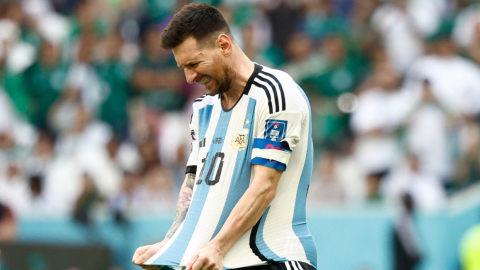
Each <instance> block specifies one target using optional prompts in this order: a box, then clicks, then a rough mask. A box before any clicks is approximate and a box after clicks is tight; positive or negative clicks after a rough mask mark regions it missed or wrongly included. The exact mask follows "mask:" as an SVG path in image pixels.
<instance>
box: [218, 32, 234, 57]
mask: <svg viewBox="0 0 480 270" xmlns="http://www.w3.org/2000/svg"><path fill="white" fill-rule="evenodd" d="M215 45H216V47H217V48H218V49H219V50H220V52H221V53H222V54H223V55H225V56H228V55H230V53H231V52H232V48H233V47H232V46H233V44H232V40H231V39H230V37H229V36H227V35H225V34H221V35H219V36H218V37H217V41H216V44H215Z"/></svg>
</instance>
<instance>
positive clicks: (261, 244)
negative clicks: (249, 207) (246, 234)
mask: <svg viewBox="0 0 480 270" xmlns="http://www.w3.org/2000/svg"><path fill="white" fill-rule="evenodd" d="M269 210H270V206H269V207H268V208H267V210H265V213H264V214H263V216H262V219H261V220H260V225H259V226H258V231H257V238H256V240H255V243H256V244H257V247H258V250H259V251H260V253H261V254H262V255H263V256H265V257H266V258H267V260H269V261H270V260H272V261H275V262H286V261H287V259H286V258H283V257H280V256H278V255H277V254H276V253H275V252H273V251H272V250H271V249H270V248H269V247H268V246H267V243H265V239H263V227H264V226H265V220H266V219H267V216H268V211H269Z"/></svg>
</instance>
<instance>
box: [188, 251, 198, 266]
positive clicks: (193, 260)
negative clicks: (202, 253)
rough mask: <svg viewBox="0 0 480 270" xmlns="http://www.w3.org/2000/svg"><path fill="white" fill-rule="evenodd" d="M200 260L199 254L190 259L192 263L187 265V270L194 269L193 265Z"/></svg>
mask: <svg viewBox="0 0 480 270" xmlns="http://www.w3.org/2000/svg"><path fill="white" fill-rule="evenodd" d="M197 259H198V253H196V254H195V255H193V257H192V258H191V259H190V261H189V262H188V263H187V268H185V270H191V269H192V267H193V264H194V263H195V262H196V261H197Z"/></svg>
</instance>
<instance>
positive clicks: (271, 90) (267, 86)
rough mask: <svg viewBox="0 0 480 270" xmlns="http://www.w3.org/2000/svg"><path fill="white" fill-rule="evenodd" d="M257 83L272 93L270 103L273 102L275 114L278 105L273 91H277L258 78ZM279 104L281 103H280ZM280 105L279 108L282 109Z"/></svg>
mask: <svg viewBox="0 0 480 270" xmlns="http://www.w3.org/2000/svg"><path fill="white" fill-rule="evenodd" d="M255 82H256V83H259V84H260V85H263V86H265V87H266V88H267V90H268V92H269V93H270V101H271V102H272V112H273V113H275V112H276V111H277V105H276V103H275V95H274V94H273V91H275V89H272V88H271V87H270V85H269V84H268V83H266V82H264V81H262V80H260V79H258V78H255ZM262 91H263V89H262ZM277 99H278V93H277ZM279 103H280V101H279ZM278 105H279V107H278V108H279V109H281V108H282V107H280V104H278Z"/></svg>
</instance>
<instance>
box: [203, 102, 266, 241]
mask: <svg viewBox="0 0 480 270" xmlns="http://www.w3.org/2000/svg"><path fill="white" fill-rule="evenodd" d="M245 97H246V96H245ZM256 103H257V101H256V100H255V99H253V98H250V99H249V101H248V107H247V114H246V115H245V122H244V125H243V128H246V129H248V130H249V131H248V142H249V143H248V146H247V148H246V149H245V150H243V151H240V152H238V154H237V160H236V161H235V168H234V170H233V176H232V181H231V183H230V188H229V190H228V194H227V200H226V201H225V206H224V207H223V211H222V214H221V215H220V220H219V222H218V224H217V227H216V228H215V232H214V233H213V236H212V239H213V238H214V237H215V236H216V235H217V234H218V232H219V231H220V229H221V228H222V227H223V224H225V221H226V220H227V218H228V216H229V215H230V213H231V212H232V210H233V208H234V207H235V205H236V204H237V202H238V201H239V200H240V198H241V197H242V196H243V194H244V193H245V191H247V189H248V186H249V185H250V175H251V173H252V166H250V159H251V157H252V143H251V142H252V141H253V128H254V126H255V122H254V121H255V105H256ZM246 120H250V122H249V124H246Z"/></svg>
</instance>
